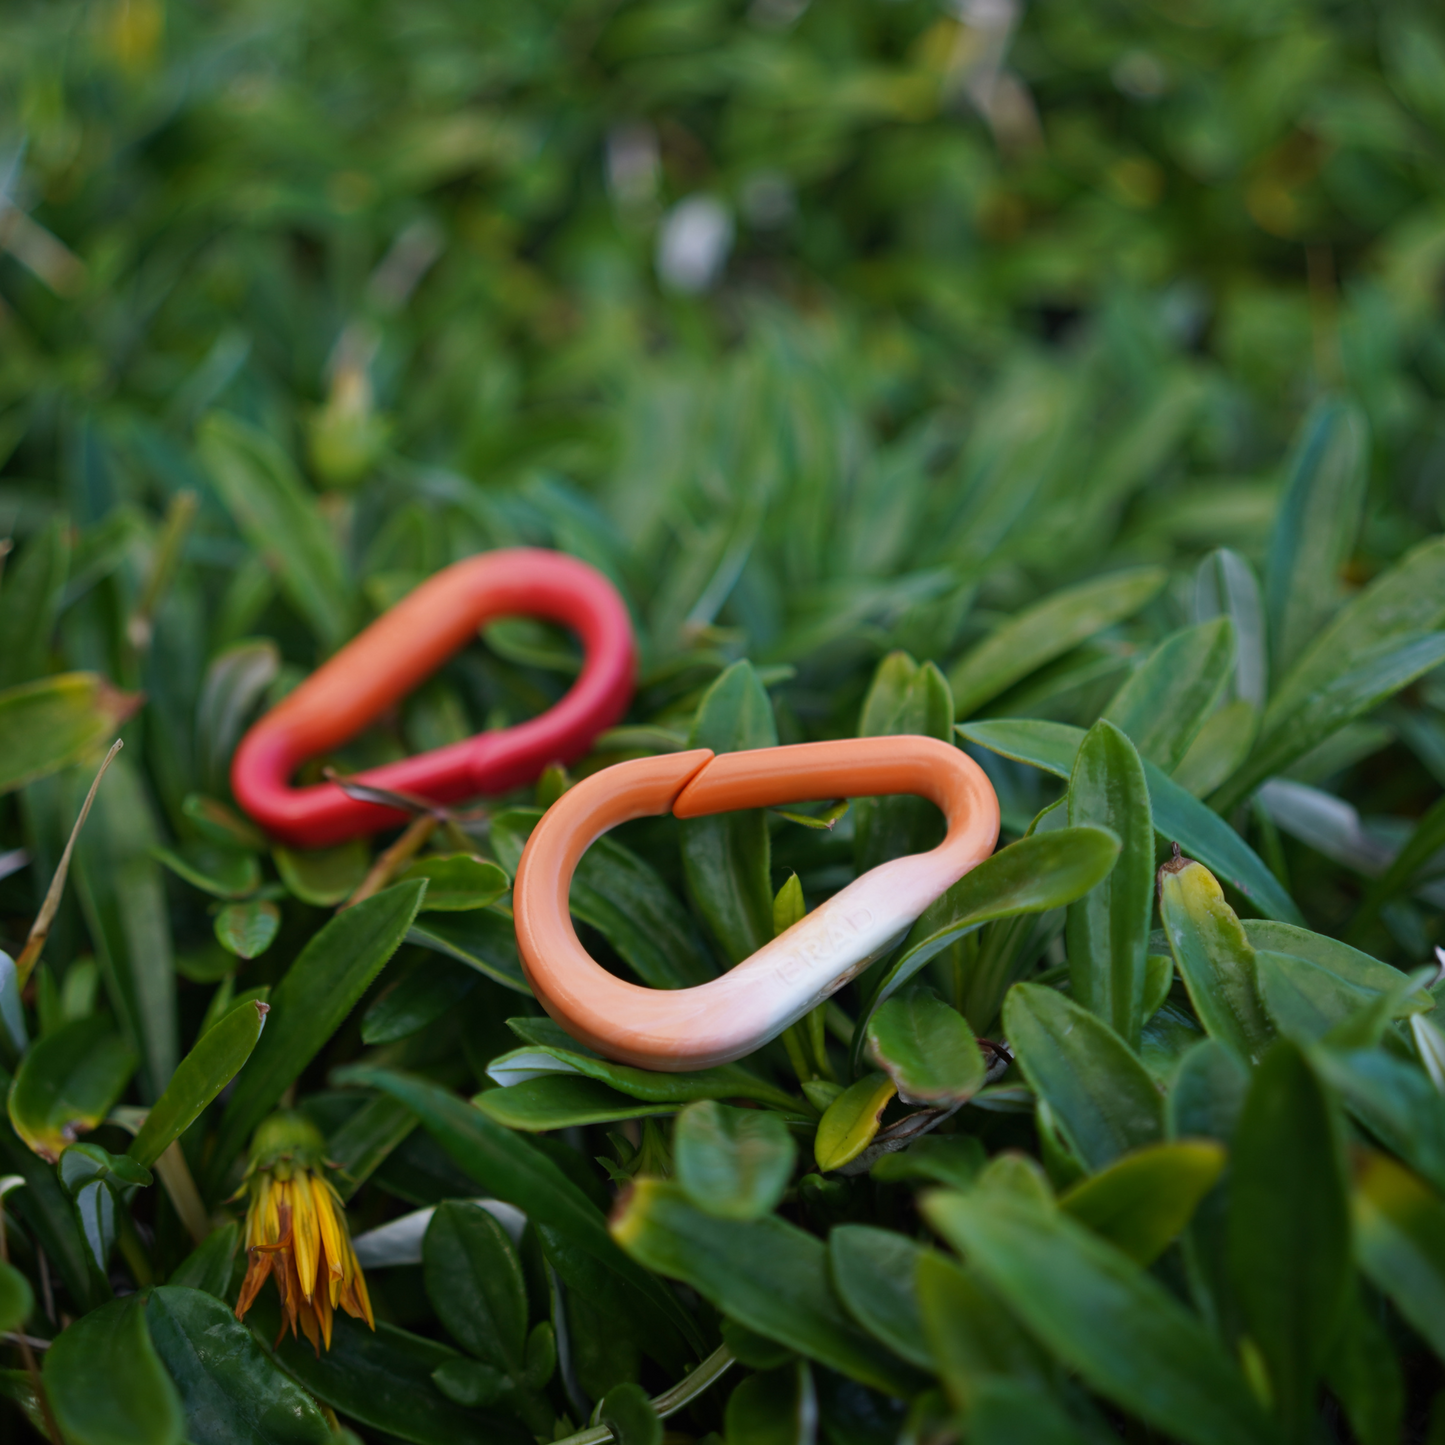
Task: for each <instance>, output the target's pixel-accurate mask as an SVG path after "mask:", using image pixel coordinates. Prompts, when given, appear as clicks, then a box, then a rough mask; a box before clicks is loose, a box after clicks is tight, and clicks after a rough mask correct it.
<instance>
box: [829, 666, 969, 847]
mask: <svg viewBox="0 0 1445 1445" xmlns="http://www.w3.org/2000/svg"><path fill="white" fill-rule="evenodd" d="M897 733H913V734H917V735H921V736H923V737H930V738H942V739H943V740H944V742H949V741H951V740H952V737H953V695H952V693H950V692H949V689H948V682H947V681H946V680H945V678H944V676H943V674H942V673H941V672H940V671H939V670H938V668H937V667H936V666H935V665H934V664H933V663H931V662H925V663H924V664H923V665H922V666H921V667H920V666H919V665H918V663H916V662H915V661H914V660H913V659H912V658H911V657H910V656H909V655H908V654H907V653H906V652H891V653H889V654H888V656H887V657H885V658H884V659H883V661H882V662H880V663H879V664H878V671H877V672H876V673H874V675H873V684H872V686H871V687H870V688H869V690H868V696H867V697H866V698H865V699H864V702H863V712H862V715H861V717H860V718H859V720H858V736H859V737H864V738H868V737H881V736H884V735H890V734H897ZM855 808H856V811H855V813H854V824H853V840H854V842H853V867H854V870H855V871H856V872H858V873H860V874H861V873H866V872H867V871H868V870H869V869H870V868H874V867H876V866H877V865H878V864H879V863H883V862H886V861H887V860H888V859H890V858H902V857H904V856H906V855H907V854H909V853H921V852H923V851H924V850H925V849H927V848H932V847H933V846H934V845H935V844H936V843H939V842H941V841H942V839H943V821H942V818H941V817H940V815H939V812H938V809H937V808H936V807H934V806H933V805H932V804H930V803H929V802H928V801H927V800H926V799H923V798H912V797H890V798H863V799H860V800H859V801H858V802H857V804H856V805H855Z"/></svg>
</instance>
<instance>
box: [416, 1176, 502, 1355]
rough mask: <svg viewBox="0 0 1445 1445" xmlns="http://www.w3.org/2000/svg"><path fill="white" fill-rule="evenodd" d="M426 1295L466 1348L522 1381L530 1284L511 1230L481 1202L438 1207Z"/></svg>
mask: <svg viewBox="0 0 1445 1445" xmlns="http://www.w3.org/2000/svg"><path fill="white" fill-rule="evenodd" d="M422 1265H423V1268H424V1270H425V1276H426V1290H427V1297H428V1298H429V1299H430V1300H431V1303H432V1308H433V1309H435V1310H436V1312H437V1318H438V1319H439V1320H440V1321H441V1322H442V1324H443V1325H445V1326H446V1328H447V1331H448V1333H449V1334H450V1335H451V1336H452V1338H453V1339H454V1340H456V1342H457V1343H458V1344H459V1345H461V1346H462V1348H463V1349H465V1350H467V1351H468V1352H469V1353H471V1354H473V1355H475V1356H476V1357H477V1358H478V1359H479V1360H481V1361H482V1362H483V1363H484V1364H488V1365H491V1366H493V1367H494V1368H495V1369H498V1370H501V1371H502V1372H503V1373H504V1374H507V1375H510V1376H511V1377H512V1378H513V1379H514V1380H516V1379H520V1378H521V1375H522V1369H523V1365H524V1363H525V1351H526V1345H527V1285H526V1281H525V1280H524V1279H523V1277H522V1263H521V1261H520V1260H519V1259H518V1258H517V1253H516V1251H515V1250H514V1249H513V1248H512V1241H511V1240H510V1239H509V1238H508V1237H507V1232H506V1230H504V1229H503V1228H502V1226H501V1225H500V1224H498V1223H497V1221H496V1220H495V1219H493V1218H492V1216H491V1215H490V1214H488V1213H487V1211H486V1210H485V1209H482V1208H481V1207H480V1206H479V1205H476V1204H471V1203H463V1202H461V1201H454V1200H448V1201H446V1202H445V1203H442V1204H439V1205H437V1208H436V1213H435V1214H433V1215H432V1219H431V1223H430V1224H429V1225H428V1226H427V1231H426V1237H425V1239H424V1241H423V1243H422Z"/></svg>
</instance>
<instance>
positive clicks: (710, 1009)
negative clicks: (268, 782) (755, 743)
mask: <svg viewBox="0 0 1445 1445" xmlns="http://www.w3.org/2000/svg"><path fill="white" fill-rule="evenodd" d="M885 793H916V794H918V795H920V796H921V797H924V798H928V799H930V800H931V801H932V802H934V803H937V804H938V806H939V807H940V808H941V809H942V810H943V815H944V817H945V818H946V819H947V822H948V833H947V836H946V837H945V838H944V840H943V842H942V843H940V844H939V845H938V847H936V848H934V849H932V850H930V851H929V852H927V853H917V854H913V855H912V856H910V857H906V858H895V859H893V860H892V861H891V862H888V863H883V864H880V865H879V866H878V867H876V868H873V869H870V870H869V871H868V872H867V873H865V874H864V875H863V876H862V877H861V878H856V879H854V881H853V882H852V883H850V884H848V886H847V887H846V888H843V889H841V890H840V891H839V892H837V893H835V894H834V895H833V897H832V898H830V899H828V900H827V902H825V903H822V904H820V905H819V906H818V907H817V908H815V909H814V910H813V912H811V913H810V914H808V915H807V917H806V918H803V919H802V920H801V921H800V922H798V923H795V924H794V925H793V926H792V927H791V928H790V929H788V930H787V931H786V932H785V933H782V934H780V935H779V936H778V937H777V938H775V939H773V941H772V942H771V943H768V944H766V945H765V946H764V947H762V948H760V949H759V950H758V951H757V952H756V953H755V954H753V955H752V957H751V958H747V959H744V960H743V962H742V963H740V964H738V965H737V967H736V968H733V969H731V970H730V971H729V972H727V973H725V974H723V975H722V977H720V978H715V979H713V980H712V981H711V982H710V983H705V984H700V985H698V986H696V987H694V988H683V989H651V988H643V987H641V986H639V985H638V984H634V983H628V982H627V981H626V980H625V979H620V978H618V977H616V976H615V975H614V974H611V973H608V972H607V970H606V969H604V968H603V967H602V966H601V965H600V964H599V963H597V961H596V960H595V959H593V958H592V957H591V956H590V955H589V954H588V953H587V951H586V949H584V948H583V947H582V945H581V943H580V942H579V941H578V938H577V933H576V930H575V929H574V928H573V927H572V919H571V915H570V914H569V912H568V907H567V898H568V890H569V888H570V885H571V882H572V874H573V871H574V870H575V869H576V867H577V864H578V862H579V861H580V859H581V857H582V855H583V854H584V853H585V852H586V851H587V849H588V847H589V845H590V844H591V843H593V842H594V841H595V840H596V839H597V838H599V837H600V836H601V835H602V834H603V833H605V832H606V831H607V830H608V829H609V828H613V827H616V826H617V824H619V823H625V822H627V821H628V820H629V819H632V818H643V817H648V816H650V815H652V814H657V813H666V812H668V811H669V810H670V811H671V812H672V813H673V815H674V816H675V817H678V818H701V817H705V816H707V815H708V814H710V813H724V812H728V811H730V810H732V809H734V808H762V807H767V806H770V805H773V804H781V803H802V802H817V801H822V800H824V799H829V798H843V797H871V796H876V795H880V794H885ZM998 828H999V812H998V799H997V797H996V796H995V795H994V791H993V788H992V786H991V785H990V783H989V781H988V778H987V777H986V776H985V774H984V772H983V769H982V768H980V767H979V766H978V764H977V763H975V762H974V761H973V759H972V758H970V757H969V756H968V755H967V754H966V753H964V752H962V751H960V750H959V749H958V748H955V747H951V746H950V745H949V744H948V743H945V742H940V741H939V740H938V739H937V738H925V737H912V736H903V737H874V738H851V739H845V740H841V741H838V742H822V743H796V744H794V745H792V746H790V747H780V748H759V749H757V750H755V751H752V752H742V753H724V754H721V755H715V754H713V753H712V752H710V751H709V750H707V749H706V748H700V749H696V750H693V751H690V752H683V753H673V754H671V755H669V756H666V757H657V758H641V759H638V760H637V761H635V762H627V763H618V764H616V765H615V766H613V767H610V768H604V769H603V770H602V771H601V772H599V773H594V774H592V776H591V777H589V778H584V779H583V780H582V781H581V782H580V783H578V784H577V785H576V786H575V787H573V788H570V789H568V791H567V792H565V793H564V794H563V795H562V796H561V798H559V799H558V800H557V802H555V803H554V804H553V805H552V807H551V808H550V809H549V810H548V811H547V813H546V814H545V815H544V816H543V818H542V820H541V822H539V823H538V824H537V826H536V828H535V829H534V830H533V832H532V836H531V838H530V839H529V840H528V842H527V846H526V848H525V850H524V851H523V853H522V860H521V863H520V864H519V865H518V868H517V878H516V883H515V886H514V888H513V890H512V907H513V912H514V914H515V917H516V925H517V944H518V947H519V949H520V951H521V959H522V968H523V971H524V972H525V973H526V975H527V980H528V982H529V983H530V984H531V985H532V991H533V992H534V993H535V994H536V996H537V998H538V1000H539V1001H540V1003H541V1004H542V1006H543V1008H545V1009H546V1010H547V1012H548V1013H549V1014H551V1016H552V1017H553V1018H554V1019H555V1020H556V1021H557V1022H558V1023H559V1024H561V1026H562V1027H563V1028H564V1029H566V1030H567V1032H568V1033H569V1034H571V1035H572V1037H573V1038H575V1039H579V1040H580V1041H581V1042H582V1043H584V1044H586V1045H587V1047H588V1048H590V1049H594V1050H596V1052H598V1053H599V1054H603V1055H605V1056H606V1057H607V1058H609V1059H614V1060H617V1061H618V1062H621V1063H627V1064H636V1065H639V1066H640V1067H642V1068H647V1069H660V1070H664V1071H666V1072H670V1073H678V1072H682V1071H683V1070H687V1069H701V1068H707V1067H709V1066H710V1065H713V1064H722V1063H727V1062H729V1061H730V1060H732V1059H738V1058H741V1057H742V1056H743V1055H744V1054H748V1053H751V1052H752V1051H753V1050H754V1049H756V1048H758V1047H760V1046H761V1045H762V1044H765V1043H767V1041H768V1040H769V1039H772V1038H776V1037H777V1035H778V1034H780V1033H782V1031H783V1030H784V1029H785V1028H787V1026H788V1025H789V1024H791V1023H793V1022H794V1021H795V1020H797V1019H799V1018H801V1017H802V1016H803V1015H804V1014H805V1013H807V1012H808V1010H809V1009H811V1008H813V1007H814V1006H815V1005H817V1004H819V1003H821V1002H822V1001H823V1000H824V999H826V998H828V997H830V996H831V995H832V994H834V993H836V992H837V990H838V989H840V988H842V986H843V985H844V984H845V983H847V982H848V980H849V979H851V978H853V977H855V976H856V975H857V974H859V973H861V972H862V970H863V969H864V968H865V967H867V965H868V964H869V963H871V962H872V961H873V960H874V959H875V958H877V957H879V956H880V955H881V954H883V953H884V952H886V951H887V950H888V949H889V948H890V947H892V945H893V944H894V943H896V942H897V941H898V939H899V938H900V937H901V936H902V934H903V933H904V931H905V930H906V929H908V928H909V927H910V926H911V925H912V923H913V922H914V920H915V919H916V918H917V917H918V915H919V914H920V913H922V912H923V910H924V909H925V908H927V907H928V905H929V904H930V903H932V902H933V901H934V900H935V899H937V898H938V897H939V896H940V895H941V894H942V893H944V892H945V891H946V890H947V889H948V888H949V887H951V886H952V885H953V884H954V883H956V882H957V881H958V879H960V878H961V877H963V875H964V874H965V873H967V872H968V871H969V869H970V868H973V867H975V866H976V865H977V864H979V863H981V862H982V861H983V860H984V859H985V858H987V857H988V856H989V854H990V853H991V852H992V851H993V846H994V843H995V842H996V841H997V839H998Z"/></svg>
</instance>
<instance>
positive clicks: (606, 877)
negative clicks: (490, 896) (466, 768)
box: [491, 808, 714, 988]
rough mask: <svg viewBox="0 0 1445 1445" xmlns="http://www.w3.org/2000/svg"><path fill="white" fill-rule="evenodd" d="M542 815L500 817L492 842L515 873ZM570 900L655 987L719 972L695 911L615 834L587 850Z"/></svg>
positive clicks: (524, 811) (519, 811) (534, 811)
mask: <svg viewBox="0 0 1445 1445" xmlns="http://www.w3.org/2000/svg"><path fill="white" fill-rule="evenodd" d="M541 816H542V812H541V809H540V808H514V809H512V810H511V811H510V812H506V813H499V814H498V815H497V816H496V817H495V818H493V819H492V830H491V841H492V847H493V848H494V849H495V850H496V852H497V856H498V857H499V858H500V859H501V860H502V862H503V864H504V865H505V866H506V867H508V868H509V869H511V871H512V872H513V873H515V872H516V869H517V863H518V861H519V860H520V859H521V856H522V847H523V845H524V844H525V843H526V841H527V837H528V835H529V834H530V833H531V831H532V829H533V828H534V827H536V825H537V822H538V820H539V819H540V818H541ZM568 907H569V908H570V910H571V912H572V913H573V914H574V915H575V916H576V917H577V918H579V919H581V920H582V922H583V923H588V924H591V925H592V927H593V928H595V929H597V930H598V931H599V932H600V933H601V934H602V936H603V937H604V938H606V940H607V941H608V942H609V943H610V944H611V945H612V946H613V948H615V949H616V950H617V951H618V953H620V954H621V955H622V957H623V958H624V959H625V960H626V961H627V962H628V964H630V965H631V967H632V969H633V970H634V971H635V972H636V974H637V976H638V977H639V978H640V979H641V980H642V981H643V982H644V983H646V984H649V985H650V986H651V987H653V988H688V987H691V986H692V985H693V984H698V983H706V982H707V981H708V979H710V978H712V977H714V971H713V967H712V964H711V962H710V961H709V960H708V959H707V957H706V956H705V953H704V950H703V947H702V942H701V940H700V939H699V938H698V936H697V931H696V929H695V928H694V927H693V924H692V920H691V919H690V918H689V917H688V914H687V910H686V909H685V908H684V907H683V906H682V905H681V904H680V903H679V902H678V901H677V899H676V897H674V895H673V892H672V890H671V889H670V888H669V887H668V886H667V884H666V883H664V882H663V881H662V879H661V877H660V876H659V875H658V873H657V871H656V870H655V869H654V868H653V867H652V865H651V864H649V863H646V862H644V861H643V860H642V859H641V858H639V857H638V856H637V854H636V853H634V852H633V851H632V850H631V849H630V848H626V847H624V846H623V845H622V844H621V843H619V842H617V840H616V839H615V838H607V837H602V838H598V839H597V840H596V841H595V842H593V844H592V845H591V846H590V847H589V848H588V849H587V851H586V853H584V854H583V855H582V858H581V861H580V862H579V863H578V864H577V871H576V872H575V873H574V874H573V875H572V888H571V892H570V894H569V898H568Z"/></svg>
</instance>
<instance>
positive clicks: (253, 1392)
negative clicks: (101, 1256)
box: [145, 1284, 334, 1445]
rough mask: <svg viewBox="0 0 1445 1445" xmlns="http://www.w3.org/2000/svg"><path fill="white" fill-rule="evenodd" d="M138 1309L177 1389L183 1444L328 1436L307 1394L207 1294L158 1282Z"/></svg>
mask: <svg viewBox="0 0 1445 1445" xmlns="http://www.w3.org/2000/svg"><path fill="white" fill-rule="evenodd" d="M145 1316H146V1323H147V1324H148V1325H149V1327H150V1337H151V1340H152V1342H153V1343H154V1345H155V1349H156V1353H157V1354H158V1355H159V1356H160V1359H161V1362H162V1363H163V1364H164V1365H165V1367H166V1370H167V1371H168V1372H169V1374H170V1377H171V1379H172V1380H173V1381H174V1382H175V1386H176V1390H177V1391H178V1393H179V1395H180V1403H181V1411H182V1414H183V1415H184V1417H185V1439H186V1441H187V1445H240V1442H244V1445H328V1442H329V1441H331V1440H332V1439H333V1438H334V1437H333V1436H332V1433H331V1427H330V1426H329V1425H328V1424H327V1423H326V1417H325V1416H324V1415H323V1414H322V1413H321V1411H320V1410H318V1409H317V1408H316V1404H315V1402H314V1401H313V1400H312V1398H311V1396H310V1395H308V1394H307V1393H306V1391H305V1390H303V1389H302V1388H301V1387H300V1386H299V1385H297V1384H296V1383H295V1381H293V1380H292V1379H290V1378H289V1377H288V1376H286V1375H284V1374H282V1372H281V1371H280V1370H279V1369H277V1368H276V1366H275V1365H274V1364H273V1363H272V1362H271V1360H270V1359H268V1358H267V1356H266V1355H265V1354H264V1353H263V1352H262V1349H261V1346H260V1345H259V1344H258V1343H257V1342H256V1337H255V1336H254V1335H253V1334H252V1333H251V1331H250V1330H248V1329H247V1328H246V1326H245V1325H243V1324H242V1323H241V1322H240V1320H238V1319H237V1318H236V1317H235V1315H234V1314H232V1313H231V1311H230V1310H229V1309H227V1308H226V1306H225V1305H224V1304H223V1303H222V1302H221V1301H220V1300H219V1299H217V1298H215V1296H214V1295H212V1294H209V1293H206V1292H204V1291H202V1290H199V1289H187V1288H183V1287H180V1286H176V1285H174V1284H171V1285H164V1286H162V1287H161V1288H160V1289H156V1290H152V1291H151V1292H150V1294H149V1297H148V1298H147V1299H146V1304H145Z"/></svg>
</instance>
